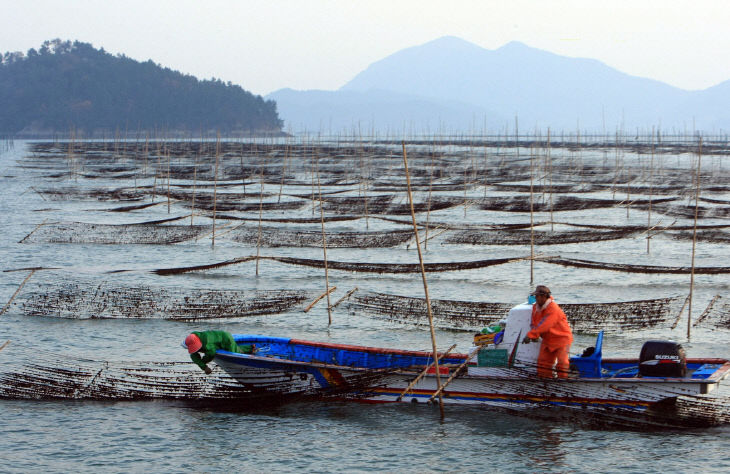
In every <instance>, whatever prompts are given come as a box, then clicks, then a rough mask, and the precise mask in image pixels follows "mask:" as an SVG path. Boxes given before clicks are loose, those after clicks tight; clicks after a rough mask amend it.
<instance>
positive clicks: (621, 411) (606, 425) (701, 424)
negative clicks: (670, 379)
mask: <svg viewBox="0 0 730 474" xmlns="http://www.w3.org/2000/svg"><path fill="white" fill-rule="evenodd" d="M555 388H558V387H555ZM560 388H562V387H560ZM560 401H563V400H562V399H561V400H560ZM579 401H580V399H579V400H577V402H579ZM576 405H577V406H576V407H553V406H550V404H549V403H545V405H544V406H541V407H540V408H539V409H531V410H529V411H528V412H525V411H524V410H505V411H507V412H508V413H510V414H512V415H516V416H521V417H524V416H527V417H529V418H531V419H540V420H545V421H553V422H560V423H571V424H575V425H578V426H585V427H587V428H590V429H599V430H606V429H611V430H615V429H619V430H627V431H664V430H677V429H697V428H712V427H720V426H727V425H728V424H730V408H729V407H730V397H721V396H705V395H679V394H678V395H677V396H675V397H669V398H667V399H665V400H662V401H660V402H656V403H654V404H652V405H651V406H650V407H649V408H648V409H647V410H645V411H641V412H639V411H637V410H633V409H630V408H623V407H606V408H603V407H591V409H590V410H586V409H583V408H582V407H581V406H580V404H579V403H576Z"/></svg>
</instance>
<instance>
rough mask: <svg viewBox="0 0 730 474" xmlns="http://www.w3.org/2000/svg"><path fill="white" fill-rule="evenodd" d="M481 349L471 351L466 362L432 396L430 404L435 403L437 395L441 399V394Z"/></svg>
mask: <svg viewBox="0 0 730 474" xmlns="http://www.w3.org/2000/svg"><path fill="white" fill-rule="evenodd" d="M479 349H481V347H477V348H476V349H474V350H473V351H471V352H470V353H469V355H467V356H466V360H465V361H464V362H462V363H461V365H460V366H459V367H457V368H456V370H454V372H453V373H452V374H451V376H450V377H449V378H448V379H447V380H446V383H444V384H443V385H442V386H440V387H439V388H438V390H437V391H436V393H434V394H433V395H431V398H429V399H428V401H429V402H430V401H433V399H434V398H436V396H437V395H438V397H439V398H441V392H442V391H443V390H444V389H445V388H446V386H447V385H449V384H450V383H451V381H452V380H454V379H455V378H456V377H457V376H458V375H459V372H461V369H463V368H464V366H466V364H468V363H469V361H470V360H471V358H472V357H474V356H475V355H477V353H478V352H479Z"/></svg>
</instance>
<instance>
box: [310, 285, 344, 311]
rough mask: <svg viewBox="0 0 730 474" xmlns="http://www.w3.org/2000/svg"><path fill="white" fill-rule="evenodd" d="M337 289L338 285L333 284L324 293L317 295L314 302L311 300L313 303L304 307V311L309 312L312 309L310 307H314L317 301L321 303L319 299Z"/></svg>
mask: <svg viewBox="0 0 730 474" xmlns="http://www.w3.org/2000/svg"><path fill="white" fill-rule="evenodd" d="M336 289H337V287H336V286H332V287H330V288H328V289H327V291H325V292H324V293H322V294H321V295H319V296H318V297H316V298H315V299H314V301H312V302H311V303H310V304H309V306H307V307H306V308H304V312H305V313H308V312H309V310H310V309H312V308H313V307H314V305H316V304H317V303H319V300H321V299H322V298H324V297H325V296H329V294H330V293H332V292H333V291H335V290H336Z"/></svg>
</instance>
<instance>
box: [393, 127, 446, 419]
mask: <svg viewBox="0 0 730 474" xmlns="http://www.w3.org/2000/svg"><path fill="white" fill-rule="evenodd" d="M402 147H403V165H404V166H405V171H406V183H407V185H408V202H409V204H410V207H411V218H412V220H413V233H414V234H415V235H416V249H417V250H418V262H419V263H420V265H421V278H422V279H423V291H424V293H425V295H426V309H427V310H428V326H429V329H430V331H431V346H432V349H433V359H434V368H435V369H436V386H437V387H438V393H439V410H440V412H441V418H442V419H443V417H444V403H443V397H442V396H441V374H440V373H439V363H438V351H437V349H436V331H435V330H434V327H433V312H432V311H431V298H430V297H429V295H428V282H427V281H426V268H425V267H424V266H423V254H422V253H421V243H420V241H419V239H418V224H416V211H415V210H414V208H413V195H412V194H411V175H410V173H409V172H408V155H407V154H406V142H405V141H403V142H402Z"/></svg>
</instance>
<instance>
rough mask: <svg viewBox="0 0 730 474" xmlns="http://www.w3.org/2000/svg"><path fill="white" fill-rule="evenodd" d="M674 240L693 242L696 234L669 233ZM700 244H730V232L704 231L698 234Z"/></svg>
mask: <svg viewBox="0 0 730 474" xmlns="http://www.w3.org/2000/svg"><path fill="white" fill-rule="evenodd" d="M668 234H669V235H670V236H671V238H672V239H674V240H684V241H691V240H693V239H694V238H695V236H694V232H669V233H668ZM697 241H698V242H714V243H721V244H730V232H724V231H722V230H714V231H712V230H702V231H698V232H697Z"/></svg>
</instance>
